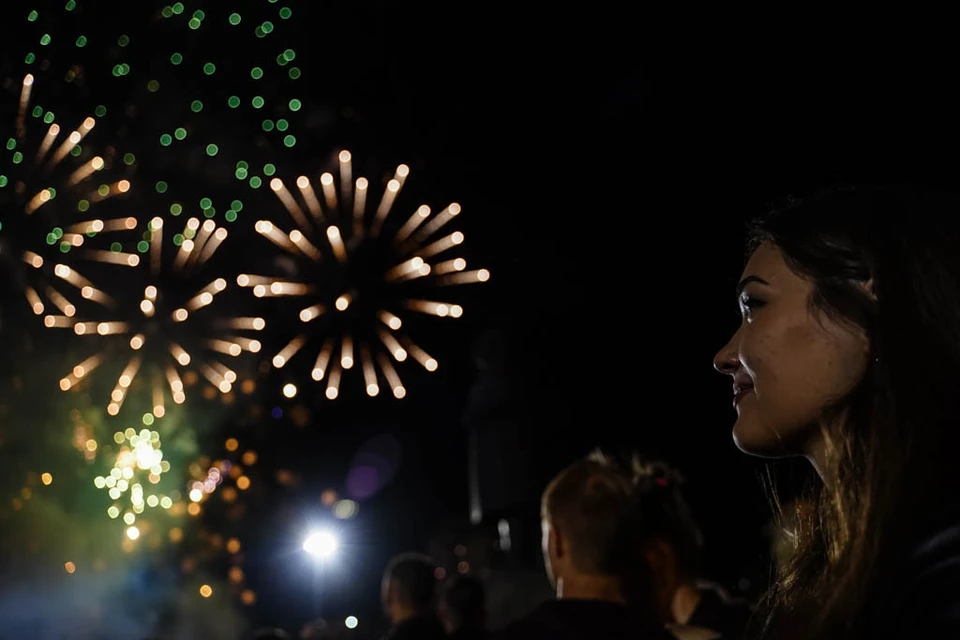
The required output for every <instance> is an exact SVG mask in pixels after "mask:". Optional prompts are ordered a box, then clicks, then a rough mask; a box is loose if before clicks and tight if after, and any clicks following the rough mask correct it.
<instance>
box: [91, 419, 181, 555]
mask: <svg viewBox="0 0 960 640" xmlns="http://www.w3.org/2000/svg"><path fill="white" fill-rule="evenodd" d="M114 441H115V442H116V443H117V444H118V445H120V450H119V451H118V452H117V456H116V460H115V462H114V465H113V468H112V469H111V470H110V473H109V474H108V475H106V476H97V477H96V478H94V480H93V483H94V486H96V487H97V488H98V489H103V490H105V491H107V493H108V495H109V496H110V499H111V500H112V501H113V504H112V505H110V507H108V508H107V515H108V516H110V518H112V519H116V518H120V517H121V516H122V518H123V522H124V524H125V525H126V531H125V533H126V536H127V538H128V539H129V540H137V539H138V538H139V537H140V534H141V530H140V527H138V526H137V524H136V523H137V517H138V516H142V515H143V513H144V512H145V511H146V509H147V508H151V509H153V508H157V507H159V508H162V509H170V508H171V507H172V506H173V502H174V501H173V498H171V497H170V496H165V495H161V494H160V493H159V492H157V491H154V490H153V487H155V486H156V485H158V484H160V478H161V475H162V474H164V473H166V472H168V471H169V470H170V463H169V462H168V461H167V460H164V459H163V450H162V449H161V448H160V434H159V433H157V432H156V431H150V430H149V429H142V430H141V431H140V432H139V433H137V431H136V430H135V429H133V428H132V427H131V428H128V429H126V430H125V431H118V432H117V433H115V434H114ZM125 495H128V496H129V504H125V503H124V501H123V497H124V496H125Z"/></svg>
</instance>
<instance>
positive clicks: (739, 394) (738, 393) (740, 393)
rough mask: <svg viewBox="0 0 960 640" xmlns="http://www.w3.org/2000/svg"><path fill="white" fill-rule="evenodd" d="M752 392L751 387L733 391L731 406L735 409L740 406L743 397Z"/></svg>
mask: <svg viewBox="0 0 960 640" xmlns="http://www.w3.org/2000/svg"><path fill="white" fill-rule="evenodd" d="M751 391H753V387H743V388H739V389H736V390H734V392H733V406H734V407H736V406H737V405H738V404H740V401H741V400H743V398H744V396H746V395H747V394H748V393H750V392H751Z"/></svg>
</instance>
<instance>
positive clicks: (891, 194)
mask: <svg viewBox="0 0 960 640" xmlns="http://www.w3.org/2000/svg"><path fill="white" fill-rule="evenodd" d="M748 251H749V259H748V262H747V265H746V268H745V269H744V272H743V275H742V277H741V280H740V282H739V284H738V286H737V299H738V302H739V306H740V311H741V314H742V321H741V323H740V326H739V328H738V329H737V331H736V333H735V334H734V335H733V337H732V338H731V339H730V341H729V342H728V343H727V345H726V346H724V347H723V348H722V349H721V350H720V352H719V353H718V354H717V355H716V357H715V359H714V366H715V367H716V369H717V370H718V371H720V372H721V373H725V374H728V375H730V376H731V377H732V379H733V403H734V405H735V407H736V411H737V421H736V424H735V425H734V428H733V435H734V439H735V441H736V443H737V446H738V447H740V449H742V450H743V451H745V452H747V453H750V454H754V455H759V456H765V457H781V456H791V455H799V456H805V457H806V458H807V459H808V460H809V461H810V463H811V464H812V465H813V467H814V468H815V469H816V471H817V475H819V477H820V482H818V483H817V486H815V487H811V490H810V491H811V498H812V499H813V501H814V505H815V508H814V509H812V510H809V515H808V516H807V517H806V521H805V522H802V523H801V525H800V526H801V527H802V530H803V532H804V535H799V536H798V537H797V539H798V548H797V550H796V553H795V555H794V557H793V559H792V561H791V562H790V563H789V564H788V566H787V567H786V568H785V569H784V570H783V571H782V572H781V573H780V575H779V576H778V578H777V580H776V582H775V584H774V586H773V587H772V588H771V590H770V592H769V593H768V595H767V597H766V599H765V602H764V606H763V607H762V608H761V613H760V614H758V615H757V616H755V618H754V624H753V633H752V634H751V635H753V636H760V637H763V638H870V639H873V638H898V639H899V638H960V201H958V200H956V199H954V198H953V197H950V196H946V195H943V194H939V193H934V192H930V191H926V190H923V189H919V188H914V187H871V188H848V189H840V190H833V191H830V192H826V193H823V194H820V195H818V196H815V197H813V198H810V199H808V200H791V201H789V202H788V203H787V204H786V205H785V206H783V207H781V208H778V209H776V210H774V211H773V212H771V213H770V214H768V215H767V216H765V217H763V218H762V219H760V220H759V221H757V222H756V223H754V224H753V225H752V227H751V230H750V243H749V247H748ZM800 515H801V517H802V514H800Z"/></svg>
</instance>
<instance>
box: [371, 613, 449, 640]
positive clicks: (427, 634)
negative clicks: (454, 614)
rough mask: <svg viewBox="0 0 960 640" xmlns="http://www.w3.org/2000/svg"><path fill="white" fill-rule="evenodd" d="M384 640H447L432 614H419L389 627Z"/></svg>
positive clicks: (438, 622)
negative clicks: (391, 627)
mask: <svg viewBox="0 0 960 640" xmlns="http://www.w3.org/2000/svg"><path fill="white" fill-rule="evenodd" d="M384 640H447V634H446V633H444V631H443V627H442V626H440V621H439V620H437V619H436V618H434V617H433V616H420V617H417V618H410V619H409V620H407V621H405V622H401V623H400V624H398V625H397V626H395V627H394V628H393V629H390V631H389V632H387V635H386V637H385V638H384Z"/></svg>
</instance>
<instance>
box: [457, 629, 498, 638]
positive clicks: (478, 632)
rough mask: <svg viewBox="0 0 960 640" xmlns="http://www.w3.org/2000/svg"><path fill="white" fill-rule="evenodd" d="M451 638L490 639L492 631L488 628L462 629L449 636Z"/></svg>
mask: <svg viewBox="0 0 960 640" xmlns="http://www.w3.org/2000/svg"><path fill="white" fill-rule="evenodd" d="M447 638H448V639H449V640H489V638H490V632H489V631H487V630H486V629H460V630H459V631H454V632H453V633H451V634H450V635H449V636H447Z"/></svg>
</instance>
